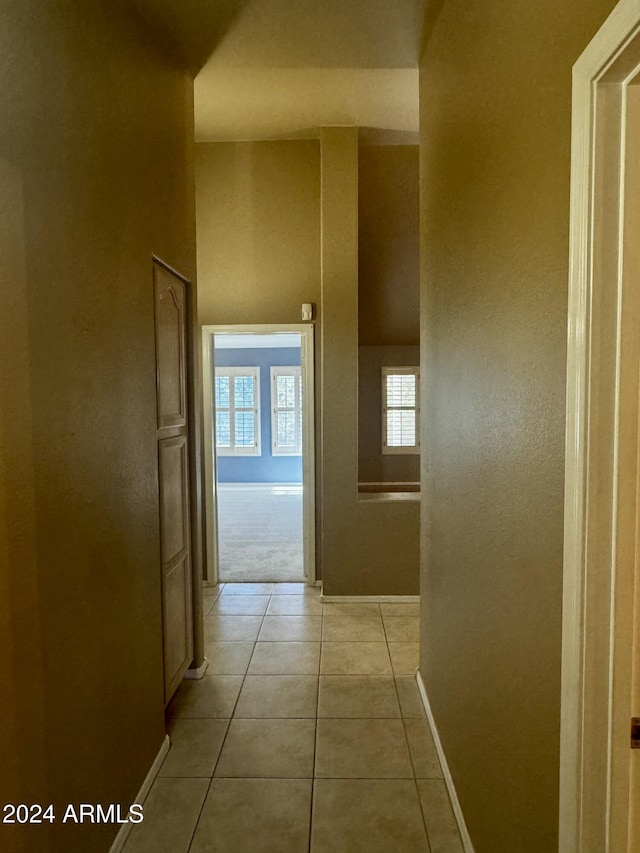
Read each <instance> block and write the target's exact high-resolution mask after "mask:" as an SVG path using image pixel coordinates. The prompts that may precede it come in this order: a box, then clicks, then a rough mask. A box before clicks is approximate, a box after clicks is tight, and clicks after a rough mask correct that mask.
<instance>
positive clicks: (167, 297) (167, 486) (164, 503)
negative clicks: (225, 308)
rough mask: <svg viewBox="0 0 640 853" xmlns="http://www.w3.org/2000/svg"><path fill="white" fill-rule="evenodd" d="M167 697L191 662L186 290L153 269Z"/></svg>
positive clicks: (162, 271) (170, 276) (174, 277)
mask: <svg viewBox="0 0 640 853" xmlns="http://www.w3.org/2000/svg"><path fill="white" fill-rule="evenodd" d="M154 293H155V321H156V381H157V410H158V423H157V427H158V428H157V442H158V480H159V489H160V543H161V573H162V625H163V628H162V634H163V655H164V692H165V702H166V703H168V702H169V700H170V699H171V697H172V696H173V694H174V693H175V691H176V689H177V687H178V685H179V684H180V681H181V680H182V677H183V676H184V673H185V671H186V670H187V668H188V666H189V664H190V663H191V660H192V658H193V613H192V606H191V601H192V598H191V536H190V514H189V482H190V477H189V436H188V423H187V360H186V352H187V350H186V337H187V328H186V317H187V314H186V302H187V294H186V284H185V282H184V281H182V280H181V279H180V278H179V277H178V276H177V275H174V274H173V273H171V272H169V271H168V270H167V269H165V268H164V267H162V266H160V265H159V264H154Z"/></svg>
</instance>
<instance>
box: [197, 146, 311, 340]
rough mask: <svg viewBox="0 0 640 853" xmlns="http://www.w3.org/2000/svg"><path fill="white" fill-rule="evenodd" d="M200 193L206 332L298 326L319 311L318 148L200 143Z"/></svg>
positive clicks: (200, 258) (202, 301) (202, 314)
mask: <svg viewBox="0 0 640 853" xmlns="http://www.w3.org/2000/svg"><path fill="white" fill-rule="evenodd" d="M196 192H197V213H198V215H197V222H198V270H199V273H200V278H199V310H200V322H201V323H202V324H203V325H210V324H215V325H218V324H228V323H230V324H234V323H299V322H300V307H301V305H302V303H303V302H315V303H316V304H318V305H319V302H320V231H319V222H320V147H319V145H318V141H317V140H304V141H296V142H257V143H252V142H237V143H226V142H225V143H219V142H218V143H216V142H214V143H199V144H198V145H196ZM318 319H319V318H318Z"/></svg>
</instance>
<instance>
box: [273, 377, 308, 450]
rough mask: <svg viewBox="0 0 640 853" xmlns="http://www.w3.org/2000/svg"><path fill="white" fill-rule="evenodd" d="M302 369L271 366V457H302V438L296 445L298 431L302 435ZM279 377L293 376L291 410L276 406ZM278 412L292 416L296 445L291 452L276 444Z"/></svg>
mask: <svg viewBox="0 0 640 853" xmlns="http://www.w3.org/2000/svg"><path fill="white" fill-rule="evenodd" d="M301 370H302V368H301V367H300V366H299V365H295V364H291V365H283V364H273V365H272V366H271V368H270V371H269V381H270V383H271V384H270V389H271V398H270V400H269V403H270V405H271V455H272V456H302V437H301V438H300V443H298V429H300V433H302V406H303V402H302V390H301V388H302V375H301ZM279 376H293V378H294V404H293V408H291V407H289V408H286V409H285V408H280V407H279V406H278V395H277V388H276V385H277V379H278V377H279ZM280 412H283V413H288V414H293V416H294V422H295V426H294V429H295V435H296V443H295V445H293V450H284V449H282V448H281V447H280V445H279V444H278V415H279V414H280Z"/></svg>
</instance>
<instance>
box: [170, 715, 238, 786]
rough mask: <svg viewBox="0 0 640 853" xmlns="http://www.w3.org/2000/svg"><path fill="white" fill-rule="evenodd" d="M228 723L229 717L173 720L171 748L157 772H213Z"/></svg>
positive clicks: (189, 773) (195, 773)
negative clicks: (226, 718) (222, 718)
mask: <svg viewBox="0 0 640 853" xmlns="http://www.w3.org/2000/svg"><path fill="white" fill-rule="evenodd" d="M228 725H229V721H228V720H186V719H174V720H172V721H171V723H170V724H169V737H170V738H171V749H170V750H169V754H168V755H167V757H166V758H165V760H164V764H163V765H162V767H161V768H160V776H213V768H214V767H215V765H216V761H217V760H218V755H219V754H220V750H221V749H222V742H223V740H224V736H225V734H226V733H227V726H228Z"/></svg>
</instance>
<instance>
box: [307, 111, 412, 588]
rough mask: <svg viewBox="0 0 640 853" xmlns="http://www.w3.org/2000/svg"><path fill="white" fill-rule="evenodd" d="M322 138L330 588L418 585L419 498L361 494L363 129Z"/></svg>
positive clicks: (325, 545) (325, 540) (326, 579)
mask: <svg viewBox="0 0 640 853" xmlns="http://www.w3.org/2000/svg"><path fill="white" fill-rule="evenodd" d="M321 145H322V313H323V324H322V341H323V362H322V388H323V399H324V406H323V412H322V436H323V484H324V493H323V520H324V523H323V536H322V552H323V592H324V593H325V594H326V595H393V594H402V595H412V594H416V593H417V592H418V523H419V505H418V504H417V503H400V502H397V503H393V502H391V503H375V502H368V501H364V500H359V499H358V445H357V442H358V404H357V398H358V131H357V128H325V129H323V131H322V135H321Z"/></svg>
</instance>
